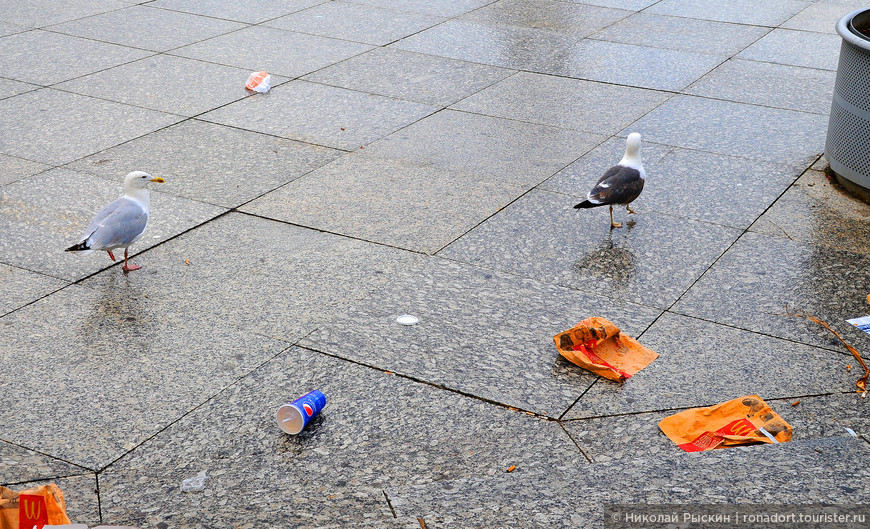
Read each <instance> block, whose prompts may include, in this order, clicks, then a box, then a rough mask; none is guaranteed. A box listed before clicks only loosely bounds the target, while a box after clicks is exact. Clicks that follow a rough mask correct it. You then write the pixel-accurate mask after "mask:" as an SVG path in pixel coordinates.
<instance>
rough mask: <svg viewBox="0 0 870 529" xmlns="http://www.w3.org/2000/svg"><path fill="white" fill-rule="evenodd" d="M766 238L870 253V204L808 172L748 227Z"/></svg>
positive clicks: (818, 173) (822, 177) (824, 177)
mask: <svg viewBox="0 0 870 529" xmlns="http://www.w3.org/2000/svg"><path fill="white" fill-rule="evenodd" d="M750 229H751V230H752V231H756V232H758V233H763V234H764V235H767V236H769V237H785V238H786V239H792V240H799V241H804V242H807V243H810V244H813V245H816V246H830V247H832V248H838V249H841V250H846V251H850V252H855V253H862V254H870V205H868V204H867V203H866V202H862V201H860V200H858V199H857V198H855V197H854V196H852V195H850V194H849V193H848V192H847V191H845V190H844V189H843V188H841V187H840V186H839V185H837V184H836V183H835V182H832V181H831V180H829V179H828V178H827V177H826V176H825V174H824V173H822V172H820V171H812V170H811V171H807V172H806V173H804V174H803V175H802V176H801V177H800V179H798V181H797V182H795V183H794V185H793V186H792V187H791V188H789V190H788V191H786V193H785V194H784V195H783V196H782V197H780V199H779V200H777V201H776V203H775V204H773V205H772V206H771V207H770V209H768V210H767V211H766V212H765V213H764V215H762V216H761V217H760V218H759V219H758V220H757V221H756V222H755V223H754V224H753V225H752V227H751V228H750Z"/></svg>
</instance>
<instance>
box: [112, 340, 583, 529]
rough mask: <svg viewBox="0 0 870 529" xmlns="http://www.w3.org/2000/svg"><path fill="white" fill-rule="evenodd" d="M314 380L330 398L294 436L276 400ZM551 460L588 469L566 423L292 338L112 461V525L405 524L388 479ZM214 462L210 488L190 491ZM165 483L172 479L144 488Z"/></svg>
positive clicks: (438, 478) (430, 479) (487, 473)
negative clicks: (190, 483)
mask: <svg viewBox="0 0 870 529" xmlns="http://www.w3.org/2000/svg"><path fill="white" fill-rule="evenodd" d="M299 366H305V369H301V370H300V369H299ZM288 373H294V375H293V376H287V374H288ZM315 387H316V388H320V389H321V390H322V391H323V392H324V393H325V394H326V396H327V397H326V398H327V405H326V408H325V409H324V410H323V412H322V413H321V414H320V415H319V416H318V417H316V418H315V419H314V420H313V422H312V423H310V424H309V425H308V427H307V428H306V429H305V430H304V431H303V432H302V433H301V434H300V435H297V436H289V435H286V434H284V433H282V432H281V431H280V430H279V429H278V426H277V424H276V423H275V418H274V417H275V410H276V409H277V408H278V407H279V406H280V405H281V404H283V403H285V402H287V401H289V400H291V399H293V398H295V396H297V395H301V394H304V393H306V392H308V391H309V390H311V389H312V388H315ZM218 416H219V417H220V420H211V418H213V417H218ZM433 417H437V418H438V419H437V420H432V418H433ZM544 463H549V464H552V465H553V466H556V467H559V468H572V469H573V468H577V467H581V468H582V467H586V466H587V464H586V460H585V458H583V456H582V454H581V453H580V451H579V450H577V447H576V446H575V445H574V444H573V443H572V442H571V440H570V438H569V437H568V436H567V435H566V434H565V433H564V431H563V430H562V429H561V428H560V427H559V425H558V424H557V423H556V422H554V421H544V420H540V419H537V418H534V417H528V416H526V415H525V414H523V413H519V412H514V411H511V410H506V409H504V408H501V407H498V406H494V405H492V404H488V403H485V402H482V401H480V400H477V399H472V398H469V397H464V396H461V395H458V394H456V393H452V392H448V391H443V390H439V389H437V388H433V387H431V386H429V385H426V384H419V383H416V382H413V381H410V380H408V379H405V378H402V377H397V376H394V375H391V374H388V373H383V372H380V371H377V370H373V369H369V368H366V367H363V366H359V365H354V364H349V363H347V362H343V361H341V360H338V359H335V358H329V357H327V356H324V355H321V354H319V353H316V352H313V351H306V350H303V349H299V348H291V349H290V350H288V351H287V352H286V353H284V354H282V355H281V356H280V357H278V358H276V359H275V360H273V361H271V362H269V363H268V364H266V365H265V366H263V367H262V368H260V369H258V370H257V371H256V372H254V373H252V374H251V375H249V376H248V377H245V378H244V379H242V380H241V381H240V382H239V383H238V384H236V385H234V386H233V387H231V388H229V389H228V390H227V391H225V392H224V393H222V394H221V395H219V396H218V397H216V398H215V399H213V400H212V401H211V402H209V403H208V404H206V405H205V406H203V407H202V408H200V409H198V410H196V411H195V412H194V413H192V414H191V415H189V416H187V417H184V418H182V419H181V420H180V421H179V422H178V423H176V424H174V425H173V426H171V427H170V428H169V429H168V430H167V431H165V432H163V433H161V434H160V435H158V436H157V437H155V438H154V439H152V440H150V441H149V442H148V443H146V444H145V445H143V446H142V447H140V448H139V449H137V450H135V451H134V452H132V453H131V454H129V455H128V456H127V457H125V458H123V459H122V460H120V461H118V462H117V463H115V464H113V465H112V466H111V467H110V468H109V469H107V470H106V471H105V472H103V473H102V474H101V475H100V492H101V499H102V505H103V519H104V522H107V523H134V524H137V525H140V526H143V527H144V526H153V525H154V524H156V523H160V522H165V523H167V524H168V525H169V526H171V527H211V526H215V525H221V524H223V523H225V522H227V521H232V522H234V523H242V524H250V525H243V526H244V527H248V526H251V527H253V526H256V525H268V524H271V523H274V520H275V518H274V516H275V513H276V512H277V513H280V515H281V519H282V522H281V523H284V524H289V525H292V526H293V527H306V528H308V527H335V526H338V525H343V526H347V524H348V523H351V524H352V525H353V526H354V527H356V526H357V524H370V525H378V524H386V523H390V522H392V521H393V516H392V514H391V513H390V509H389V506H388V504H387V501H386V499H385V497H384V492H383V489H384V488H385V487H387V486H396V485H399V484H406V483H437V484H439V485H440V484H444V483H447V482H449V481H450V480H453V479H457V478H462V477H470V476H479V477H483V478H484V479H489V478H491V477H492V476H494V475H499V474H502V473H504V471H505V469H507V468H508V467H509V466H511V465H515V466H518V467H536V466H539V465H543V464H544ZM202 470H205V471H206V472H207V475H208V479H207V480H206V482H205V490H204V491H203V492H201V493H196V494H193V493H191V494H182V493H181V492H180V491H179V486H178V485H179V484H180V483H181V481H182V479H183V478H186V477H188V476H193V475H196V474H197V473H198V472H200V471H202ZM155 481H159V482H163V483H167V486H165V487H151V486H145V485H146V484H148V483H154V482H155ZM336 524H337V525H336Z"/></svg>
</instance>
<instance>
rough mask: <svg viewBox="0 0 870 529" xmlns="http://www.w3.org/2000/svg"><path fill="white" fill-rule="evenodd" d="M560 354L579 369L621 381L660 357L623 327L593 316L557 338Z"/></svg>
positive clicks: (555, 340)
mask: <svg viewBox="0 0 870 529" xmlns="http://www.w3.org/2000/svg"><path fill="white" fill-rule="evenodd" d="M553 341H554V342H555V343H556V348H557V349H558V350H559V354H561V355H562V356H564V357H565V358H566V359H567V360H568V361H570V362H572V363H575V364H577V365H578V366H580V367H582V368H584V369H588V370H589V371H592V372H593V373H597V374H599V375H601V376H603V377H604V378H609V379H610V380H615V381H617V382H620V381H623V380H625V379H627V378H631V376H632V375H634V374H635V373H637V372H638V371H640V370H641V369H643V368H645V367H646V366H648V365H650V363H651V362H652V361H653V360H655V359H656V358H658V357H659V355H657V354H656V353H655V352H654V351H651V350H649V349H647V348H646V347H644V346H642V345H641V344H639V343H638V341H637V340H635V339H634V338H632V337H631V336H628V335H627V334H622V333H621V332H620V331H619V327H617V326H616V325H614V324H612V323H610V322H609V321H607V320H605V319H604V318H599V317H597V316H593V317H592V318H586V319H585V320H583V321H581V322H580V323H578V324H577V325H575V326H574V327H573V328H571V329H569V330H567V331H565V332H560V333H559V334H557V335H556V336H553Z"/></svg>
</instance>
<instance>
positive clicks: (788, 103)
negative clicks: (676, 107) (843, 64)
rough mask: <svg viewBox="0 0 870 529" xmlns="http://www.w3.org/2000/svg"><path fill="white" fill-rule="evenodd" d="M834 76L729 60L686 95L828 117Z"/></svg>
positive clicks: (821, 72) (786, 67)
mask: <svg viewBox="0 0 870 529" xmlns="http://www.w3.org/2000/svg"><path fill="white" fill-rule="evenodd" d="M835 77H836V72H832V71H828V70H817V69H813V68H802V67H798V66H788V65H785V64H775V63H771V62H757V61H745V60H741V59H731V60H729V61H727V62H725V63H724V64H722V65H721V66H719V67H718V68H716V69H715V70H713V71H712V72H710V73H708V74H707V75H705V76H704V77H702V78H700V79H698V80H697V81H696V82H695V83H694V84H692V85H691V86H689V87H688V88H686V90H685V93H688V94H693V95H698V96H703V97H712V98H716V99H727V100H728V101H736V102H738V103H750V104H753V105H763V106H770V107H776V108H785V109H789V110H799V111H802V112H814V113H816V114H824V115H826V116H827V115H830V112H831V100H832V98H833V95H834V79H835Z"/></svg>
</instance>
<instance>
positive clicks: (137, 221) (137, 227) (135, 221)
mask: <svg viewBox="0 0 870 529" xmlns="http://www.w3.org/2000/svg"><path fill="white" fill-rule="evenodd" d="M164 181H165V180H163V179H162V178H160V177H159V176H156V177H152V176H151V175H150V174H148V173H146V172H144V171H133V172H132V173H130V174H128V175H127V176H126V178H124V194H123V195H121V197H120V198H117V199H115V200H113V201H112V202H110V203H109V204H108V205H107V206H106V207H104V208H103V209H102V210H100V212H99V213H97V216H96V217H94V220H92V221H91V225H90V226H88V229H87V230H86V231H85V233H84V235H82V237H81V242H79V243H78V244H74V245H72V246H70V247H69V248H67V249H66V251H68V252H76V253H79V254H81V255H87V254H89V253H93V252H95V251H97V250H103V251H105V252H107V253H108V254H109V257H110V258H111V259H112V261H114V260H115V256H114V254H112V250H115V249H117V248H123V249H124V266H123V268H121V270H123V271H124V272H130V271H133V270H139V269H140V268H142V267H141V266H139V265H136V264H133V263H128V262H127V249H128V248H129V247H130V245H131V244H133V243H134V242H136V241H138V240H139V238H140V237H142V234H143V233H145V228H146V227H148V213H149V211H150V209H151V196H150V194H149V193H148V190H147V189H145V186H146V185H148V184H149V183H150V182H160V183H162V182H164Z"/></svg>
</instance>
